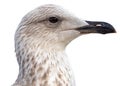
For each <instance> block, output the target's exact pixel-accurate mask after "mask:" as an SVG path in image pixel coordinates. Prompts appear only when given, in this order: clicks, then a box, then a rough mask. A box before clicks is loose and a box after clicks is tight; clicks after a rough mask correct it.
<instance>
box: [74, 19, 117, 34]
mask: <svg viewBox="0 0 120 86" xmlns="http://www.w3.org/2000/svg"><path fill="white" fill-rule="evenodd" d="M86 22H87V23H88V25H86V26H82V27H79V28H77V29H76V30H78V31H80V33H83V34H85V33H101V34H107V33H115V32H116V31H115V29H114V27H113V26H112V25H111V24H109V23H106V22H93V21H86Z"/></svg>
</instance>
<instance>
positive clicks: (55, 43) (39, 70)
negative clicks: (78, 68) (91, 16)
mask: <svg viewBox="0 0 120 86" xmlns="http://www.w3.org/2000/svg"><path fill="white" fill-rule="evenodd" d="M115 32H116V31H115V29H114V28H113V26H112V25H110V24H109V23H106V22H96V21H85V20H81V19H79V18H77V17H76V16H74V15H73V14H71V13H70V12H68V11H67V10H65V9H63V8H62V7H60V6H58V5H54V4H46V5H42V6H40V7H38V8H36V9H34V10H32V11H30V12H29V13H27V14H26V15H25V16H24V17H23V18H22V20H21V22H20V24H19V25H18V29H17V30H16V33H15V52H16V57H17V61H18V64H19V74H18V77H17V79H16V81H15V83H14V84H13V85H12V86H76V85H75V79H74V75H73V71H72V68H71V67H70V63H69V60H68V57H67V55H66V53H65V48H66V46H67V45H68V44H69V43H70V42H71V41H72V40H74V39H75V38H77V37H79V36H81V35H85V34H88V33H100V34H107V33H115Z"/></svg>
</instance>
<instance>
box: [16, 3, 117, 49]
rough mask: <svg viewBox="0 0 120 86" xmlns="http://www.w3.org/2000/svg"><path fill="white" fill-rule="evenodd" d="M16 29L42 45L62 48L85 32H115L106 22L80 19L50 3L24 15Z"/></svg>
mask: <svg viewBox="0 0 120 86" xmlns="http://www.w3.org/2000/svg"><path fill="white" fill-rule="evenodd" d="M17 31H18V32H19V33H21V35H26V37H28V38H31V39H32V38H33V39H32V40H35V41H37V42H38V41H39V42H40V43H41V45H42V46H43V47H47V48H49V47H53V46H59V47H61V48H62V49H64V48H65V46H66V45H67V44H68V43H69V42H71V41H72V40H73V39H75V38H76V37H78V36H80V35H83V34H86V33H103V34H105V33H111V32H115V30H114V28H113V27H112V26H111V25H110V24H108V23H105V22H90V21H84V20H81V19H79V18H77V17H75V16H73V15H72V14H71V13H69V12H68V11H66V10H64V9H63V8H61V7H59V6H56V5H52V4H49V5H44V6H41V7H38V8H36V9H34V10H32V11H31V12H29V13H28V14H27V15H25V16H24V17H23V19H22V21H21V23H20V25H19V29H18V30H17ZM22 33H23V34H22ZM17 34H18V33H17Z"/></svg>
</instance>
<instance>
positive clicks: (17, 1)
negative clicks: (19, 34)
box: [0, 0, 120, 86]
mask: <svg viewBox="0 0 120 86" xmlns="http://www.w3.org/2000/svg"><path fill="white" fill-rule="evenodd" d="M46 3H52V4H58V5H61V6H62V7H63V8H66V9H68V10H69V11H71V12H72V13H74V14H75V15H76V16H78V17H79V18H82V19H84V20H92V21H94V20H96V21H106V22H109V23H111V24H112V25H113V26H114V27H115V29H116V31H117V33H116V34H107V35H101V34H89V35H84V36H81V37H79V38H77V39H75V40H74V41H72V43H70V44H69V45H68V46H67V48H66V52H67V54H68V56H69V60H70V63H71V66H72V69H73V71H74V75H75V78H76V80H75V81H76V86H120V1H119V0H1V1H0V86H10V85H11V84H13V83H14V81H15V79H16V78H17V74H18V64H17V61H16V57H15V53H14V33H15V30H16V28H17V25H18V24H19V22H20V20H21V18H22V17H23V16H24V15H25V14H26V13H27V12H29V11H30V10H32V9H34V8H36V7H38V6H40V5H42V4H46Z"/></svg>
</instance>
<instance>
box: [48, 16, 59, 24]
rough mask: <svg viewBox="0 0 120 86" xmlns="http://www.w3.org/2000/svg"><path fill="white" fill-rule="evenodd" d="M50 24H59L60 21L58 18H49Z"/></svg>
mask: <svg viewBox="0 0 120 86" xmlns="http://www.w3.org/2000/svg"><path fill="white" fill-rule="evenodd" d="M48 20H49V22H51V23H57V22H58V21H59V19H58V18H57V17H49V19H48Z"/></svg>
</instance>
